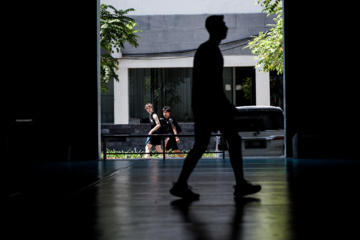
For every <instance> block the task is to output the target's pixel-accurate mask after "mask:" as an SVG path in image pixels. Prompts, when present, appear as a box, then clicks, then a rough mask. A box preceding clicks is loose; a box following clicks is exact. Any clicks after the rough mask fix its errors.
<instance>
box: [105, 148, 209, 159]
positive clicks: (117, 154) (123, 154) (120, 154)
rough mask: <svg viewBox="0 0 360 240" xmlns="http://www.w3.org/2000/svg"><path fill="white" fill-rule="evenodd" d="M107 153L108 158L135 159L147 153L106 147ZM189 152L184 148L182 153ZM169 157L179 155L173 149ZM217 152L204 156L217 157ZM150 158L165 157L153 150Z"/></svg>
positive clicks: (204, 155)
mask: <svg viewBox="0 0 360 240" xmlns="http://www.w3.org/2000/svg"><path fill="white" fill-rule="evenodd" d="M106 152H107V155H106V159H134V158H143V157H144V155H145V151H142V150H140V151H137V150H136V149H134V150H133V149H129V150H127V151H116V150H110V149H106ZM188 153H189V150H183V151H182V154H183V155H184V156H185V157H186V155H187V154H188ZM167 154H168V156H169V157H177V155H176V154H174V152H173V151H169V152H168V153H167ZM215 156H216V155H215V153H204V154H203V157H215ZM101 158H104V153H103V152H101ZM150 158H163V155H162V154H158V153H156V152H155V153H154V152H152V153H151V155H150Z"/></svg>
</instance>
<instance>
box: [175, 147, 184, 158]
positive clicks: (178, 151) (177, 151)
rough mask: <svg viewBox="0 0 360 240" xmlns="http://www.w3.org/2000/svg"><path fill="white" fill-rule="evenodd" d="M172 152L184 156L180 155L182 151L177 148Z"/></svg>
mask: <svg viewBox="0 0 360 240" xmlns="http://www.w3.org/2000/svg"><path fill="white" fill-rule="evenodd" d="M174 152H175V153H176V154H177V155H178V157H184V155H182V152H181V151H180V150H179V149H177V150H174Z"/></svg>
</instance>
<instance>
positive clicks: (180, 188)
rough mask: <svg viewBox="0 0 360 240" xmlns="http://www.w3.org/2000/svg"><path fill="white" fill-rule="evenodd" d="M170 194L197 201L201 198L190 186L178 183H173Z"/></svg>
mask: <svg viewBox="0 0 360 240" xmlns="http://www.w3.org/2000/svg"><path fill="white" fill-rule="evenodd" d="M170 193H171V194H172V195H174V196H176V197H181V198H183V199H192V200H197V199H199V198H200V194H197V193H194V192H193V191H192V188H191V187H190V186H189V185H180V184H178V183H176V182H174V183H173V187H172V188H171V189H170Z"/></svg>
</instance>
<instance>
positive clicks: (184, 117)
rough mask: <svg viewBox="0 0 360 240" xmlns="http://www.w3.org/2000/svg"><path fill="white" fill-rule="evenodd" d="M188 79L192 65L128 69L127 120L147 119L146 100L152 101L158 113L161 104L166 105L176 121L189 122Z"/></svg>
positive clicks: (191, 117)
mask: <svg viewBox="0 0 360 240" xmlns="http://www.w3.org/2000/svg"><path fill="white" fill-rule="evenodd" d="M191 81H192V68H148V69H147V68H146V69H129V100H130V122H146V121H147V120H148V118H149V114H148V113H147V112H146V111H145V110H144V106H145V104H146V103H152V104H153V105H154V111H156V112H157V113H158V114H159V115H160V114H161V113H162V110H161V109H162V108H163V107H164V106H170V107H171V109H172V110H171V116H173V117H174V118H175V119H176V120H177V121H179V122H189V121H193V116H192V112H191V85H192V83H191ZM160 116H161V115H160Z"/></svg>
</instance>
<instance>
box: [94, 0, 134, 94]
mask: <svg viewBox="0 0 360 240" xmlns="http://www.w3.org/2000/svg"><path fill="white" fill-rule="evenodd" d="M130 11H134V9H133V8H130V9H127V10H117V9H116V8H114V7H113V6H111V5H106V4H102V5H101V6H100V47H101V48H102V49H104V50H106V51H107V54H103V55H102V56H101V59H100V65H101V69H100V78H101V89H102V91H103V92H107V91H108V87H107V84H108V83H109V80H110V79H111V78H114V79H115V80H116V81H119V78H118V76H117V74H116V70H119V68H118V66H117V65H118V63H117V59H115V58H113V57H112V56H111V53H114V49H115V50H116V52H120V48H124V44H125V43H126V42H127V43H129V44H130V45H131V46H133V47H137V46H139V44H138V43H137V39H138V38H139V36H137V35H136V33H137V32H141V30H134V27H135V26H136V23H135V21H134V19H132V18H130V17H127V16H125V14H127V13H129V12H130Z"/></svg>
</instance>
